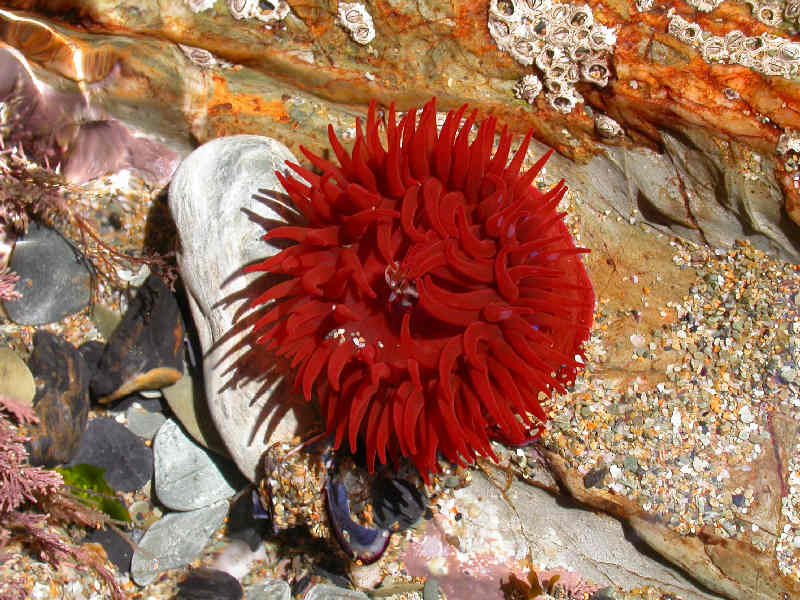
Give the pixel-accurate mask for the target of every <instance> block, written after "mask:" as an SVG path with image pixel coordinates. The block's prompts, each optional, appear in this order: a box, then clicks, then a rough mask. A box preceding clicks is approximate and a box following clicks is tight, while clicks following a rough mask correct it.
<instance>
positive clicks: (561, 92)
mask: <svg viewBox="0 0 800 600" xmlns="http://www.w3.org/2000/svg"><path fill="white" fill-rule="evenodd" d="M489 33H490V34H491V36H492V38H493V39H494V41H495V43H496V44H497V47H498V48H500V49H501V50H503V51H505V52H508V53H509V54H510V55H511V57H512V58H513V59H514V60H516V61H517V62H519V63H520V64H522V65H525V66H529V65H536V67H537V68H538V69H539V70H540V71H541V73H542V76H543V79H544V88H545V89H546V90H547V91H546V92H545V98H546V99H547V101H548V103H549V104H550V106H552V107H553V108H554V109H555V110H557V111H559V112H561V113H564V114H569V113H570V112H572V110H573V109H574V108H575V106H576V105H577V104H579V103H580V102H583V97H582V96H581V95H580V93H579V92H578V91H577V90H576V89H575V84H576V83H577V82H578V81H586V82H589V83H594V84H595V85H598V86H600V87H604V86H605V85H606V84H607V83H608V78H609V75H610V67H609V62H608V59H609V56H610V55H611V53H612V52H613V50H614V44H615V43H616V41H617V36H616V34H615V33H614V30H613V29H611V28H609V27H605V26H604V25H601V24H600V23H595V21H594V14H593V13H592V10H591V8H589V6H587V5H586V4H582V5H570V4H565V3H560V2H553V1H552V0H490V2H489ZM537 83H538V84H539V85H538V90H539V91H541V89H542V86H541V83H540V82H539V80H538V78H537V77H536V76H535V75H533V74H531V75H530V76H526V78H523V80H522V81H521V82H520V83H519V84H518V85H517V89H516V90H515V92H516V94H517V96H518V97H520V98H524V99H525V100H527V101H528V102H532V101H533V99H534V98H535V97H536V96H538V92H537ZM535 92H536V93H535Z"/></svg>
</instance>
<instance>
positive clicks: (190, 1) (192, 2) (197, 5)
mask: <svg viewBox="0 0 800 600" xmlns="http://www.w3.org/2000/svg"><path fill="white" fill-rule="evenodd" d="M185 2H186V6H188V7H189V10H191V11H192V12H193V13H199V12H203V11H204V10H208V9H209V8H211V7H212V6H214V0H185Z"/></svg>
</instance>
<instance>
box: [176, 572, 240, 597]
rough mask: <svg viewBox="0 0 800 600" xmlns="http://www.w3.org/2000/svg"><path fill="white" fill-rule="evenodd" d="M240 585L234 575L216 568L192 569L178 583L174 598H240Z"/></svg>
mask: <svg viewBox="0 0 800 600" xmlns="http://www.w3.org/2000/svg"><path fill="white" fill-rule="evenodd" d="M243 596H244V590H243V589H242V585H241V584H240V583H239V582H238V581H237V579H236V578H235V577H233V576H232V575H229V574H228V573H226V572H225V571H218V570H217V569H206V568H201V569H194V570H193V571H191V572H190V573H189V575H188V576H187V577H186V579H184V580H183V581H182V582H180V583H179V584H178V593H177V594H175V596H174V600H241V598H242V597H243Z"/></svg>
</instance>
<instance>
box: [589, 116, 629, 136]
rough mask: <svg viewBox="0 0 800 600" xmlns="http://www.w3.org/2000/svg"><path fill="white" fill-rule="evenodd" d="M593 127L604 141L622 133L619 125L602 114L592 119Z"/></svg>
mask: <svg viewBox="0 0 800 600" xmlns="http://www.w3.org/2000/svg"><path fill="white" fill-rule="evenodd" d="M594 126H595V129H597V133H598V134H600V137H602V138H605V139H612V138H615V137H617V136H620V135H622V133H623V132H622V127H621V126H620V124H619V123H617V122H616V121H615V120H614V119H612V118H611V117H609V116H608V115H604V114H603V113H597V115H596V116H595V118H594Z"/></svg>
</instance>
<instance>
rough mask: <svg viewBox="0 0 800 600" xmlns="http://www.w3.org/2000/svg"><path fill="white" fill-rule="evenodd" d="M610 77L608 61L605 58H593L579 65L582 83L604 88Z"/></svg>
mask: <svg viewBox="0 0 800 600" xmlns="http://www.w3.org/2000/svg"><path fill="white" fill-rule="evenodd" d="M610 75H611V73H610V71H609V68H608V61H607V60H606V59H605V58H595V59H592V60H587V61H585V62H583V63H581V79H582V80H583V81H588V82H589V83H593V84H595V85H597V86H599V87H605V86H607V85H608V78H609V76H610Z"/></svg>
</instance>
